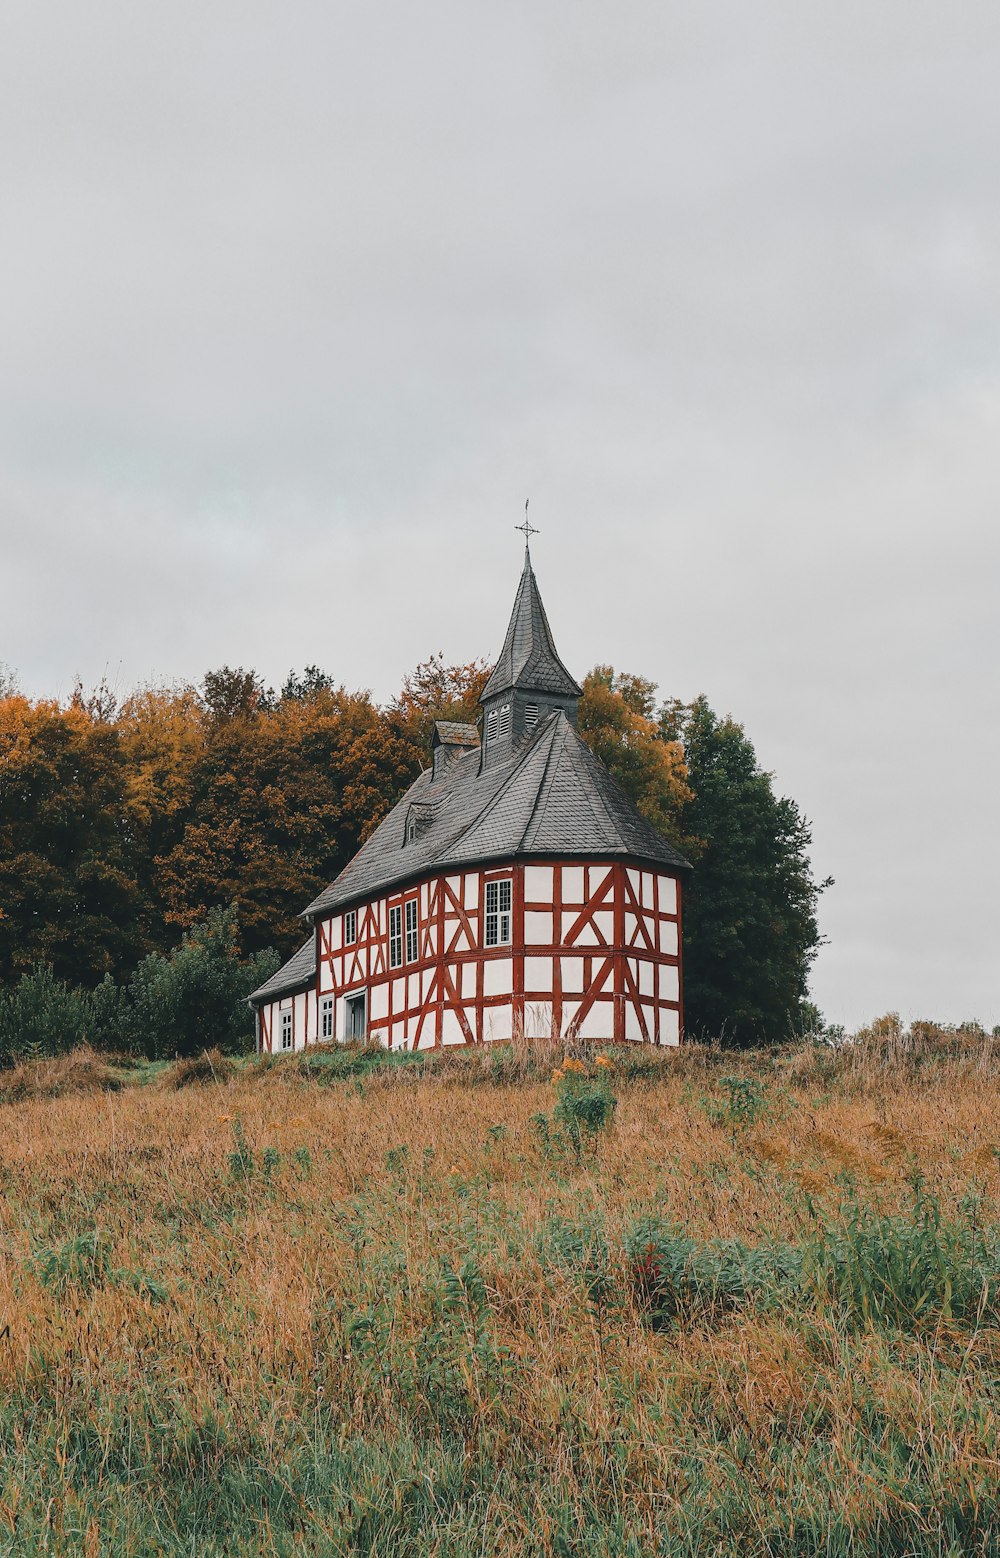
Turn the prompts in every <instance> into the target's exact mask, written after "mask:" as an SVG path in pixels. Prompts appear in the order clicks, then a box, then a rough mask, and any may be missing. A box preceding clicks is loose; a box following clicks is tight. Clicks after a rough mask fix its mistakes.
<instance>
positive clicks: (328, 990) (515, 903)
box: [251, 551, 689, 1052]
mask: <svg viewBox="0 0 1000 1558" xmlns="http://www.w3.org/2000/svg"><path fill="white" fill-rule="evenodd" d="M579 699H580V688H579V686H578V685H577V683H576V682H575V681H574V679H573V677H572V676H571V675H570V673H569V671H567V669H566V667H565V666H564V665H563V663H562V661H561V660H560V658H559V656H558V654H557V653H556V648H555V644H554V642H553V638H552V632H551V629H550V627H549V623H548V618H547V617H546V614H545V608H544V606H543V605H542V599H541V596H540V594H539V590H538V584H537V581H536V579H535V575H534V571H533V569H532V565H531V558H530V555H529V554H528V552H527V551H526V552H525V563H524V571H523V573H522V575H521V581H520V584H519V586H518V591H517V597H516V599H515V602H514V609H513V612H512V614H511V619H510V625H509V626H508V629H507V636H506V638H505V639H504V645H503V649H502V651H501V654H500V658H499V660H498V661H497V663H496V666H495V667H494V669H493V672H492V674H491V676H490V678H489V681H488V682H487V684H486V687H485V688H484V690H483V694H482V698H481V700H480V702H481V719H480V722H479V725H478V726H476V725H460V724H454V723H449V722H445V721H440V722H438V724H437V725H436V726H435V729H434V735H433V741H432V750H431V754H430V757H431V761H430V767H429V768H427V769H426V770H425V771H424V772H423V773H422V774H421V775H420V777H419V778H418V779H417V780H416V781H415V782H414V783H413V784H412V785H411V786H410V788H409V790H408V791H407V792H406V794H405V795H404V796H403V798H402V799H401V800H400V801H399V802H398V804H397V805H396V806H395V807H394V808H393V810H392V811H391V812H390V813H389V815H388V816H387V817H386V819H385V820H384V822H382V823H381V824H380V825H379V827H378V828H376V829H375V831H374V833H372V835H371V837H370V838H369V839H368V840H367V842H366V843H365V844H364V845H363V846H362V847H361V849H360V850H359V851H358V853H357V854H356V855H355V856H354V858H353V860H351V861H350V863H349V864H348V865H347V866H345V868H344V870H343V871H342V872H341V873H340V875H339V876H338V877H337V879H336V881H334V882H332V883H331V885H330V886H329V887H328V888H326V890H325V891H324V892H322V893H320V895H319V896H318V897H317V898H316V899H314V901H313V902H312V903H311V904H309V906H308V907H307V908H306V910H305V911H304V918H305V920H306V921H307V923H308V925H309V937H308V940H307V941H306V942H305V944H304V946H302V947H301V948H300V949H299V951H298V952H297V953H296V954H295V955H294V957H292V958H291V959H290V960H289V962H288V963H286V964H285V966H284V968H282V969H280V970H279V972H278V973H277V974H275V975H274V977H273V978H272V979H270V980H268V981H267V983H266V984H264V985H262V986H261V987H260V989H259V990H257V991H255V992H254V994H253V996H252V997H251V1004H252V1006H253V1007H254V1009H255V1011H256V1017H257V1044H258V1048H259V1049H261V1050H263V1051H267V1052H272V1051H281V1050H296V1049H302V1048H304V1047H305V1046H306V1045H309V1044H313V1043H324V1042H332V1041H338V1040H339V1041H343V1040H347V1039H360V1038H368V1039H370V1040H372V1041H378V1042H380V1043H383V1044H385V1045H387V1046H388V1047H390V1048H402V1049H426V1048H431V1047H434V1046H437V1045H442V1044H481V1043H489V1042H491V1041H494V1040H501V1039H510V1038H511V1037H513V1036H520V1035H523V1036H525V1037H527V1038H533V1037H539V1038H540V1037H546V1038H547V1037H552V1036H554V1037H574V1036H580V1037H584V1038H593V1039H597V1040H609V1041H622V1040H639V1041H643V1040H644V1041H646V1042H648V1043H653V1044H677V1043H678V1041H679V1039H680V1034H681V1028H682V1003H681V893H682V882H683V879H684V876H685V873H686V872H687V870H688V869H689V867H688V864H687V862H686V861H685V860H684V859H683V858H682V857H681V856H680V855H679V854H678V853H677V851H676V850H675V849H673V848H672V847H671V845H670V844H669V843H668V842H667V841H666V839H664V838H663V837H661V835H660V834H659V833H658V832H657V831H656V830H655V829H654V828H653V827H652V826H651V825H650V824H649V823H648V822H647V821H646V820H645V818H644V817H643V816H642V815H641V814H640V813H639V812H638V810H637V809H636V807H635V806H634V805H633V803H632V801H631V800H630V799H629V798H628V797H627V796H626V795H625V794H624V792H623V791H622V790H621V789H620V788H619V787H618V785H617V784H616V783H615V781H614V780H613V779H612V778H611V775H610V774H609V773H608V771H607V769H606V768H605V767H604V766H603V764H602V763H601V762H599V760H598V759H597V758H596V757H595V756H594V755H593V753H592V752H591V751H590V749H589V748H588V747H587V746H586V744H585V743H584V741H583V740H582V739H581V737H580V735H579V733H578V731H577V728H576V715H577V705H578V702H579Z"/></svg>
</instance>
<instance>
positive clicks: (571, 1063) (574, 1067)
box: [563, 1060, 587, 1076]
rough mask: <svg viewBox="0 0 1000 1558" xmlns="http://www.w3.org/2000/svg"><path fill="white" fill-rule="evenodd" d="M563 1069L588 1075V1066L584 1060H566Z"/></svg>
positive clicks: (580, 1074)
mask: <svg viewBox="0 0 1000 1558" xmlns="http://www.w3.org/2000/svg"><path fill="white" fill-rule="evenodd" d="M563 1070H564V1071H572V1072H575V1073H576V1075H577V1076H586V1074H587V1068H586V1066H585V1065H584V1063H583V1061H582V1060H564V1061H563Z"/></svg>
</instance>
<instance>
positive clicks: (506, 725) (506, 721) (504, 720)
mask: <svg viewBox="0 0 1000 1558" xmlns="http://www.w3.org/2000/svg"><path fill="white" fill-rule="evenodd" d="M509 735H510V704H509V703H505V704H504V705H503V707H502V708H501V710H500V739H501V740H502V739H503V737H504V736H509Z"/></svg>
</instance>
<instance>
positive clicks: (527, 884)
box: [524, 866, 566, 903]
mask: <svg viewBox="0 0 1000 1558" xmlns="http://www.w3.org/2000/svg"><path fill="white" fill-rule="evenodd" d="M563 876H564V879H565V872H564V873H563ZM565 892H566V889H565V886H564V887H563V894H564V895H565ZM524 901H525V903H551V902H552V867H551V866H525V868H524Z"/></svg>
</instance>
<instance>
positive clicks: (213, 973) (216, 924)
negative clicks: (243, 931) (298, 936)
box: [124, 906, 278, 1060]
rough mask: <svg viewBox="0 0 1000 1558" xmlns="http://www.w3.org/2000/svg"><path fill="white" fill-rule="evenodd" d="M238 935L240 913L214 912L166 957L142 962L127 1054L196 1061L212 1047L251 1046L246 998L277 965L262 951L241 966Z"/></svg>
mask: <svg viewBox="0 0 1000 1558" xmlns="http://www.w3.org/2000/svg"><path fill="white" fill-rule="evenodd" d="M238 935H239V928H238V923H237V917H236V909H235V907H234V906H233V907H230V908H228V909H212V910H210V911H209V913H208V915H207V917H206V918H205V919H204V920H203V921H202V922H201V924H200V925H196V926H195V927H194V928H193V929H192V930H190V931H188V932H187V934H186V935H185V936H184V938H183V940H182V941H181V944H180V946H179V947H175V948H174V950H173V951H172V952H171V953H169V954H168V955H167V956H166V957H164V956H161V954H159V953H153V954H152V955H151V956H149V957H147V958H144V959H143V961H142V962H141V963H140V964H139V967H138V968H137V969H136V971H135V974H134V975H133V977H132V980H131V982H130V984H129V987H128V996H129V1009H128V1012H127V1014H126V1016H125V1018H124V1022H125V1026H126V1028H127V1030H128V1039H129V1048H131V1049H133V1050H134V1051H136V1052H138V1053H143V1054H146V1055H147V1056H148V1057H149V1058H150V1059H151V1060H158V1059H162V1058H163V1057H165V1056H168V1055H178V1056H181V1057H185V1056H191V1055H197V1054H198V1053H200V1052H201V1051H202V1050H204V1049H205V1047H206V1042H207V1043H208V1044H211V1045H215V1046H218V1047H219V1048H220V1049H222V1050H230V1051H249V1050H250V1049H251V1048H252V1045H253V1020H252V1017H251V1014H250V1011H249V1008H248V1007H247V1004H246V1003H247V997H248V996H249V994H250V992H251V991H252V990H255V989H256V988H257V986H258V985H259V984H262V983H263V982H264V980H265V979H268V978H269V977H270V975H271V974H273V973H274V972H275V970H276V968H277V966H278V959H277V955H276V954H275V953H273V952H260V953H257V954H256V956H255V957H252V958H250V959H249V961H248V962H246V963H241V962H240V960H239V949H238Z"/></svg>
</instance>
